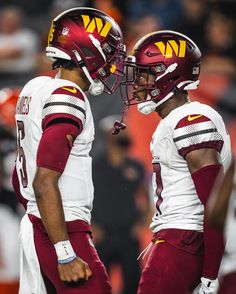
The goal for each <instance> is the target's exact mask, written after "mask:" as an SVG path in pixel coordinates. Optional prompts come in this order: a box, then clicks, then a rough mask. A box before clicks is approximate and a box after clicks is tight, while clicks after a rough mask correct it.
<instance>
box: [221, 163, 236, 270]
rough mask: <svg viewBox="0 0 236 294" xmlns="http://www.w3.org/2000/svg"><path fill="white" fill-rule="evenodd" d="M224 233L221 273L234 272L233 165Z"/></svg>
mask: <svg viewBox="0 0 236 294" xmlns="http://www.w3.org/2000/svg"><path fill="white" fill-rule="evenodd" d="M224 234H225V243H226V245H225V252H224V256H223V259H222V263H221V269H220V274H221V275H226V274H229V273H232V272H236V166H235V167H234V186H233V191H232V193H231V195H230V199H229V204H228V211H227V217H226V221H225V228H224Z"/></svg>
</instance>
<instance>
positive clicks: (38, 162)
mask: <svg viewBox="0 0 236 294" xmlns="http://www.w3.org/2000/svg"><path fill="white" fill-rule="evenodd" d="M37 167H43V168H47V169H51V170H54V171H56V172H59V173H60V174H62V173H63V171H64V169H63V168H58V167H57V166H53V165H50V164H46V163H45V162H41V161H40V159H38V160H37Z"/></svg>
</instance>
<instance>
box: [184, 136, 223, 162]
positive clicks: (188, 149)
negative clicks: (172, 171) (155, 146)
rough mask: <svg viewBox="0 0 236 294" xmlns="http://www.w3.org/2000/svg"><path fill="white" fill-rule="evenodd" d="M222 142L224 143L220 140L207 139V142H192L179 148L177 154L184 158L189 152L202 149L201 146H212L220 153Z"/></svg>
mask: <svg viewBox="0 0 236 294" xmlns="http://www.w3.org/2000/svg"><path fill="white" fill-rule="evenodd" d="M223 144H224V141H222V140H219V141H207V142H202V143H199V144H194V145H190V146H188V147H184V148H181V149H180V150H179V151H178V152H179V155H181V156H182V157H183V158H185V157H186V155H187V154H188V153H189V152H191V151H193V150H197V149H202V148H212V149H215V150H216V151H218V152H219V153H220V152H221V150H222V147H223Z"/></svg>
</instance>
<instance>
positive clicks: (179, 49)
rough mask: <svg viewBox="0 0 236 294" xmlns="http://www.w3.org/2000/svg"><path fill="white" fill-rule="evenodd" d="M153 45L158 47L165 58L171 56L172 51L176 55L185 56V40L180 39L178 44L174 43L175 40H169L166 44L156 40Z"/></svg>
mask: <svg viewBox="0 0 236 294" xmlns="http://www.w3.org/2000/svg"><path fill="white" fill-rule="evenodd" d="M155 45H156V46H157V47H158V48H159V50H160V51H161V54H162V55H163V56H164V57H165V58H171V57H172V56H173V52H174V53H175V55H176V56H178V57H180V58H183V57H185V53H186V41H184V40H180V41H179V45H178V44H177V43H176V41H175V40H169V41H167V43H166V44H164V43H163V42H162V41H160V42H156V43H155Z"/></svg>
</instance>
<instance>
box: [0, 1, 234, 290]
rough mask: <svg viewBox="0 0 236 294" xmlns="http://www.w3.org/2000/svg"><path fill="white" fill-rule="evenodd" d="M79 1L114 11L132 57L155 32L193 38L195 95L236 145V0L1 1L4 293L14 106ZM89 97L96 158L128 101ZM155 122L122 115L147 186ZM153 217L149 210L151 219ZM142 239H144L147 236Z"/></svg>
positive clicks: (13, 281)
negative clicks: (104, 128) (58, 25)
mask: <svg viewBox="0 0 236 294" xmlns="http://www.w3.org/2000/svg"><path fill="white" fill-rule="evenodd" d="M6 3H7V5H6ZM147 3H148V4H147ZM76 6H89V7H94V8H97V9H100V10H103V11H104V12H106V13H108V14H109V15H111V16H112V17H113V18H114V19H115V20H116V21H117V22H118V23H119V24H120V26H121V28H122V30H123V34H124V37H125V44H126V45H127V49H128V54H129V53H131V52H130V48H132V47H133V45H134V44H135V42H136V41H137V40H138V39H139V38H140V37H141V36H143V35H145V34H147V33H149V32H152V31H155V30H161V29H170V30H177V31H179V32H182V33H184V34H186V35H187V36H189V37H190V38H191V39H193V40H194V41H195V42H196V43H197V44H198V46H199V47H200V49H201V51H202V53H203V61H202V70H201V75H200V87H199V89H198V90H196V91H194V92H193V94H192V96H191V99H192V100H194V99H196V100H199V101H200V102H204V103H206V104H209V105H210V106H213V107H214V108H215V109H216V110H217V111H218V112H219V113H220V114H221V115H222V116H223V118H224V120H225V123H226V125H227V127H228V131H229V133H230V135H231V140H232V147H233V150H235V147H236V145H235V142H236V132H235V129H236V99H235V97H236V39H235V31H236V1H234V0H231V1H229V0H228V1H226V0H225V1H223V0H218V1H217V0H198V1H196V0H149V1H146V0H126V1H119V0H103V1H99V0H91V1H86V0H40V1H32V0H8V1H5V0H0V293H1V294H7V293H9V294H10V293H12V294H13V293H17V283H18V274H19V269H18V259H19V258H18V252H17V246H16V244H17V232H18V227H19V220H20V217H21V215H22V211H21V207H19V206H18V204H17V200H16V198H15V194H14V192H13V190H12V187H11V182H10V177H11V170H12V166H13V164H14V157H15V127H14V110H15V103H16V100H17V97H18V94H19V91H20V89H21V88H22V86H23V85H24V84H25V83H26V82H27V81H28V80H29V79H31V78H33V77H34V76H37V75H50V76H53V75H54V74H55V73H52V71H51V63H50V61H49V60H47V58H46V57H45V54H44V49H45V47H46V43H47V32H48V29H49V26H50V22H51V19H52V18H53V17H54V16H55V15H57V14H59V13H60V12H61V11H64V10H65V9H68V8H72V7H76ZM98 99H99V102H98V101H96V102H95V100H98ZM90 102H91V107H92V111H93V114H94V121H95V128H96V132H97V134H96V139H95V142H94V145H93V149H92V156H93V157H94V158H96V156H98V155H99V154H100V153H101V152H102V151H103V148H104V147H103V146H104V144H103V142H102V136H101V133H100V130H99V128H98V127H97V126H98V122H99V121H100V120H101V119H102V118H104V117H106V116H108V115H112V114H117V113H121V111H122V108H123V106H122V103H121V99H120V97H119V93H118V92H117V93H115V94H114V95H113V96H111V97H109V96H107V95H101V96H99V97H95V98H93V97H91V98H90ZM144 119H145V120H144ZM157 120H158V118H157V116H156V115H155V114H152V115H149V116H148V117H145V118H143V117H142V115H141V114H140V113H138V112H137V111H136V108H135V107H133V108H131V109H130V110H129V111H128V112H126V116H125V122H126V124H127V126H128V129H129V133H130V136H131V140H132V145H131V148H130V151H129V153H130V156H133V157H134V158H136V159H138V160H140V161H141V162H142V163H143V165H144V167H145V170H146V178H147V183H148V179H149V175H150V171H151V154H150V152H149V141H150V138H151V135H152V133H153V131H154V129H155V127H156V124H157ZM149 215H150V214H149V213H148V212H147V218H150V217H149ZM145 223H149V219H148V220H147V222H145ZM144 226H146V225H144ZM144 231H145V229H144ZM141 235H142V236H145V234H143V233H142V234H141ZM140 243H141V244H142V243H145V241H144V238H142V239H141V240H140ZM141 247H142V245H141Z"/></svg>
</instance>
